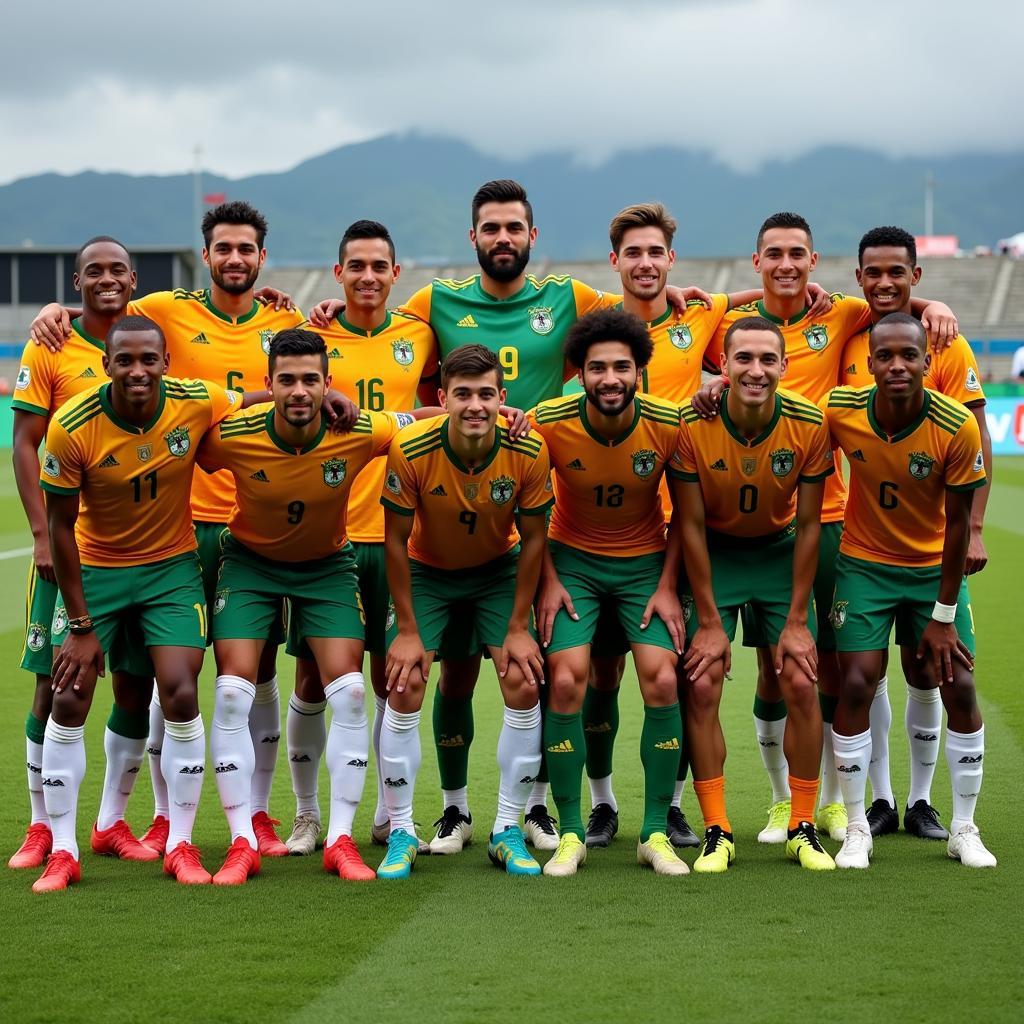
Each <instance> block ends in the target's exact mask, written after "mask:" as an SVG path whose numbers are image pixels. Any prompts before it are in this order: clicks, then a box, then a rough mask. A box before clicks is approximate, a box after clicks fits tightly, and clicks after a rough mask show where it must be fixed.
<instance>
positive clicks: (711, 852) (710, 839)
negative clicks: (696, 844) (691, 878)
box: [693, 825, 736, 875]
mask: <svg viewBox="0 0 1024 1024" xmlns="http://www.w3.org/2000/svg"><path fill="white" fill-rule="evenodd" d="M735 859H736V846H735V844H734V843H733V841H732V833H731V832H726V831H724V830H723V829H722V828H721V827H719V826H718V825H712V826H711V828H709V829H707V830H705V832H704V841H703V842H702V843H701V844H700V855H699V856H698V857H697V859H696V860H695V861H694V862H693V870H694V871H696V872H698V874H702V875H705V874H707V875H720V874H721V873H722V872H723V871H728V870H729V865H730V864H731V863H732V862H733V861H734V860H735Z"/></svg>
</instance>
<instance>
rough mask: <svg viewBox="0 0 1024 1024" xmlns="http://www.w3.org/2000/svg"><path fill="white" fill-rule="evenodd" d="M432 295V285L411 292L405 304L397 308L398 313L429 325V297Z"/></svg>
mask: <svg viewBox="0 0 1024 1024" xmlns="http://www.w3.org/2000/svg"><path fill="white" fill-rule="evenodd" d="M433 294H434V286H433V284H427V285H424V286H423V287H422V288H421V289H420V290H419V291H417V292H413V294H412V295H411V296H409V298H408V299H406V301H405V303H404V304H403V305H402V306H400V307H399V312H401V313H405V314H406V315H407V316H412V317H415V318H416V319H417V320H422V321H423V322H424V323H425V324H429V323H430V297H431V296H432V295H433Z"/></svg>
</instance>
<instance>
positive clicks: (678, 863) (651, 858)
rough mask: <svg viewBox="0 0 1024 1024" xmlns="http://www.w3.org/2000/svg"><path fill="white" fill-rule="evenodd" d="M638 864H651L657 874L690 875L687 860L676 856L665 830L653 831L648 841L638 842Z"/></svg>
mask: <svg viewBox="0 0 1024 1024" xmlns="http://www.w3.org/2000/svg"><path fill="white" fill-rule="evenodd" d="M636 859H637V863H638V864H650V866H651V867H652V868H654V873H655V874H656V875H688V874H689V873H690V869H689V868H688V867H687V865H686V861H684V860H680V859H679V857H678V856H676V851H675V850H673V849H672V844H671V843H670V842H669V841H668V836H667V835H665V833H664V832H652V833H651V835H650V838H649V839H648V840H647V842H646V843H637V845H636Z"/></svg>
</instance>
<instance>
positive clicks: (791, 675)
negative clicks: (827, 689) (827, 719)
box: [780, 664, 821, 717]
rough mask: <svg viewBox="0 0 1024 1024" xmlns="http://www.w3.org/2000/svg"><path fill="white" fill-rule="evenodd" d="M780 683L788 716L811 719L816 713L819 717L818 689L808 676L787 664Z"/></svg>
mask: <svg viewBox="0 0 1024 1024" xmlns="http://www.w3.org/2000/svg"><path fill="white" fill-rule="evenodd" d="M780 683H782V693H783V697H784V698H785V701H786V709H787V711H788V712H789V714H791V715H792V714H797V715H801V716H805V717H806V716H808V715H809V716H812V717H813V716H814V714H815V712H817V713H818V714H819V715H820V713H821V711H820V708H819V704H818V687H817V684H816V683H815V682H814V680H812V679H811V677H810V676H808V675H807V674H806V673H805V672H803V671H802V670H800V669H798V668H794V667H790V666H789V665H788V664H787V666H786V669H785V670H784V673H783V678H782V679H781V680H780Z"/></svg>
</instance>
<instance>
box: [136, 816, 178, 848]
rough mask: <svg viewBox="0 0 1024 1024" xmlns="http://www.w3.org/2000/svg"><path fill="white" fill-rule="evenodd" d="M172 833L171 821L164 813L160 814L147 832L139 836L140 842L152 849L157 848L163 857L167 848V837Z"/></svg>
mask: <svg viewBox="0 0 1024 1024" xmlns="http://www.w3.org/2000/svg"><path fill="white" fill-rule="evenodd" d="M170 834H171V823H170V822H169V821H168V820H167V819H166V818H165V817H164V816H163V815H162V814H158V815H157V816H156V817H155V818H154V819H153V823H152V824H151V825H150V826H149V828H147V829H146V831H145V834H144V835H141V836H139V842H140V843H142V845H143V846H148V847H149V848H150V849H151V850H156V852H157V855H158V856H160V857H162V856H163V855H164V850H165V849H166V848H167V837H168V836H169V835H170Z"/></svg>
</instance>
